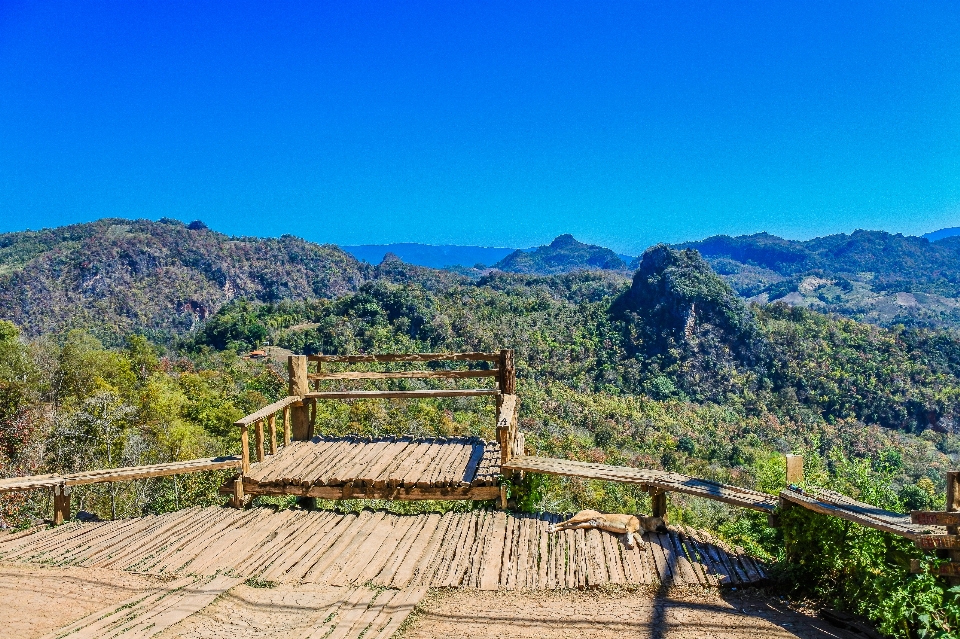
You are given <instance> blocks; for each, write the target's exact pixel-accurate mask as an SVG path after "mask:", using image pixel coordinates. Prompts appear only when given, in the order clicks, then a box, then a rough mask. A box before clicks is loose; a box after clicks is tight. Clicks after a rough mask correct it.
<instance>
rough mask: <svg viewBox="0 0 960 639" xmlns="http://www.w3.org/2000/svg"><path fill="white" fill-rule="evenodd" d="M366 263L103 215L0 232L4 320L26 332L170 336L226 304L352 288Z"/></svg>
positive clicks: (329, 252)
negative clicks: (79, 330) (69, 330)
mask: <svg viewBox="0 0 960 639" xmlns="http://www.w3.org/2000/svg"><path fill="white" fill-rule="evenodd" d="M370 270H371V269H370V268H369V267H368V266H365V265H362V264H360V263H359V262H357V260H356V259H354V258H353V257H351V256H350V255H347V254H346V253H344V252H343V251H341V250H340V249H339V248H337V247H335V246H329V245H328V246H321V245H317V244H313V243H310V242H306V241H304V240H301V239H299V238H296V237H293V236H290V235H284V236H283V237H280V238H277V239H261V238H232V237H228V236H226V235H223V234H221V233H216V232H214V231H211V230H209V229H207V228H206V226H204V225H203V224H202V223H194V224H191V225H190V226H189V227H188V226H187V225H184V224H182V223H180V222H177V221H175V220H164V221H161V222H151V221H148V220H135V221H131V220H121V219H104V220H99V221H97V222H92V223H89V224H77V225H73V226H66V227H61V228H56V229H45V230H42V231H25V232H20V233H8V234H4V235H0V318H5V319H9V320H12V321H13V322H15V323H16V324H17V325H19V326H20V327H21V328H22V329H23V330H24V331H25V332H26V333H27V334H29V335H39V334H41V333H46V332H57V331H60V330H63V329H65V328H70V327H84V328H95V329H97V330H98V332H102V333H104V334H113V335H121V334H124V333H127V332H131V331H148V332H156V333H158V334H166V335H172V334H177V333H180V332H183V331H186V330H189V329H190V328H192V327H193V326H195V325H196V324H197V323H198V322H199V321H201V320H203V319H205V318H207V317H209V316H210V315H212V314H213V313H214V312H216V311H217V309H219V308H220V307H221V306H222V305H223V304H225V303H226V302H228V301H230V300H232V299H236V298H244V299H250V300H257V301H264V302H270V301H278V300H282V299H296V300H305V299H315V298H325V297H333V296H337V295H341V294H343V293H346V292H348V291H352V290H356V288H357V286H359V284H360V283H361V282H363V281H364V280H365V279H367V278H368V277H369V276H370Z"/></svg>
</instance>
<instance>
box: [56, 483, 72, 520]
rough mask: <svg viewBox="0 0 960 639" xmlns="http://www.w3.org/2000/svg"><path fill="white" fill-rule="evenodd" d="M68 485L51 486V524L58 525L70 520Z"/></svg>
mask: <svg viewBox="0 0 960 639" xmlns="http://www.w3.org/2000/svg"><path fill="white" fill-rule="evenodd" d="M70 517H71V514H70V487H69V486H54V487H53V525H54V526H59V525H60V524H62V523H63V522H65V521H70Z"/></svg>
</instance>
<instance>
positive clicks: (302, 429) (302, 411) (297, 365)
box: [287, 355, 310, 441]
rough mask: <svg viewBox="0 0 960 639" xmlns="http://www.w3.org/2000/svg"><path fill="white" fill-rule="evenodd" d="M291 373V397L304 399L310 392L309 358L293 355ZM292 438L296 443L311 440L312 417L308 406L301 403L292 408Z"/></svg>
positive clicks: (289, 363)
mask: <svg viewBox="0 0 960 639" xmlns="http://www.w3.org/2000/svg"><path fill="white" fill-rule="evenodd" d="M287 368H288V369H289V373H290V388H289V391H288V392H289V394H290V395H297V396H299V397H300V398H301V399H303V398H304V397H305V396H306V395H307V394H308V393H309V392H310V380H309V379H308V378H307V356H306V355H291V356H290V357H289V358H288V360H287ZM290 417H291V419H292V421H293V423H292V424H291V431H292V438H293V439H294V440H296V441H306V440H307V439H309V431H310V416H309V414H308V413H307V406H306V405H305V404H304V403H303V402H302V401H301V402H299V403H297V404H293V405H292V406H291V407H290Z"/></svg>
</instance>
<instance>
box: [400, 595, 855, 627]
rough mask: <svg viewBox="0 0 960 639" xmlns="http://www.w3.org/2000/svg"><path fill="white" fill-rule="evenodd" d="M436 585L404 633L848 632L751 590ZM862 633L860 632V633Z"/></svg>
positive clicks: (410, 620)
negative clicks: (657, 592)
mask: <svg viewBox="0 0 960 639" xmlns="http://www.w3.org/2000/svg"><path fill="white" fill-rule="evenodd" d="M654 595H655V593H652V592H650V591H636V590H634V591H622V590H621V591H617V590H607V591H538V592H524V593H520V592H502V591H501V592H481V591H476V590H445V591H437V592H435V593H434V594H432V595H431V596H428V597H427V598H426V599H425V600H424V601H423V602H422V603H421V604H420V606H419V608H418V611H417V612H416V613H414V615H413V616H411V618H410V619H409V620H408V624H407V627H406V630H405V633H404V639H427V638H431V639H432V638H434V637H444V638H445V639H494V638H500V637H511V638H525V637H529V638H531V639H544V637H550V639H599V638H601V637H604V638H606V637H616V638H617V639H621V638H622V637H631V639H640V638H644V639H646V638H650V639H661V638H662V639H720V638H724V639H726V638H730V639H733V638H737V639H739V638H742V637H749V638H750V639H768V638H789V637H800V638H801V639H827V638H834V637H843V638H848V637H855V636H858V635H853V634H850V633H848V632H846V631H843V630H839V629H837V628H835V627H833V626H831V625H830V624H829V623H827V622H826V621H823V620H822V619H818V618H816V617H813V616H811V615H808V614H804V613H803V612H800V611H797V610H794V609H791V608H790V607H789V606H788V605H787V604H786V603H785V602H782V601H780V600H779V599H775V598H770V597H766V596H764V595H762V594H759V593H756V592H743V591H740V592H729V593H719V592H716V591H702V590H701V591H695V590H689V591H686V592H672V593H669V594H667V595H661V596H654ZM861 638H862V636H861Z"/></svg>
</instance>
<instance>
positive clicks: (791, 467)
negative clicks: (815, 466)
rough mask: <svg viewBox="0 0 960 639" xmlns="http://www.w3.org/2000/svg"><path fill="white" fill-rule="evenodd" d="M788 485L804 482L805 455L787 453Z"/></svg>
mask: <svg viewBox="0 0 960 639" xmlns="http://www.w3.org/2000/svg"><path fill="white" fill-rule="evenodd" d="M786 464H787V485H788V486H789V485H791V484H800V483H802V482H803V455H787V456H786Z"/></svg>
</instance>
